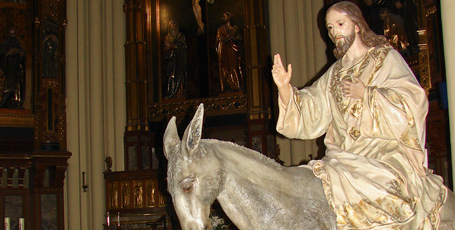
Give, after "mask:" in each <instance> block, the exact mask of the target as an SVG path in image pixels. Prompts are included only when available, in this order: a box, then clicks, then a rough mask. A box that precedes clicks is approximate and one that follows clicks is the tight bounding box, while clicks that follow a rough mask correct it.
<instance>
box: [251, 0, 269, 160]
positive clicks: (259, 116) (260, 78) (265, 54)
mask: <svg viewBox="0 0 455 230" xmlns="http://www.w3.org/2000/svg"><path fill="white" fill-rule="evenodd" d="M245 11H246V13H245V31H244V33H245V39H244V40H245V62H246V71H245V77H246V79H247V97H248V136H249V140H248V146H249V147H251V148H253V149H255V150H257V151H260V152H262V153H263V154H264V155H267V156H272V154H273V152H274V148H275V136H274V135H273V134H272V133H271V132H270V121H271V105H270V97H271V89H272V88H271V84H273V83H272V82H271V81H272V76H271V72H270V70H271V69H270V68H271V65H270V50H269V39H268V37H269V35H268V34H269V27H268V22H267V19H266V17H265V14H266V12H267V11H268V9H267V1H253V0H247V1H245Z"/></svg>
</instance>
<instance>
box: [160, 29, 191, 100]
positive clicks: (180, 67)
mask: <svg viewBox="0 0 455 230" xmlns="http://www.w3.org/2000/svg"><path fill="white" fill-rule="evenodd" d="M164 58H165V59H166V60H167V78H168V86H167V95H166V98H177V97H185V96H186V94H187V82H186V81H187V46H186V41H185V36H184V35H183V34H182V33H181V32H180V31H179V26H178V23H177V21H175V20H171V21H169V25H168V33H167V35H166V38H165V39H164Z"/></svg>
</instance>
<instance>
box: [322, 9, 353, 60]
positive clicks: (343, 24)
mask: <svg viewBox="0 0 455 230" xmlns="http://www.w3.org/2000/svg"><path fill="white" fill-rule="evenodd" d="M326 26H327V30H328V32H329V37H330V38H331V39H332V41H333V43H335V45H336V48H337V50H339V51H341V53H342V54H345V53H346V52H347V51H348V50H349V48H350V47H351V46H352V44H353V43H354V40H355V39H356V36H355V35H356V32H357V31H358V27H357V26H356V25H354V23H353V22H352V21H351V20H350V19H349V18H348V17H347V16H346V15H345V14H344V13H341V12H338V11H336V10H330V11H329V12H327V16H326Z"/></svg>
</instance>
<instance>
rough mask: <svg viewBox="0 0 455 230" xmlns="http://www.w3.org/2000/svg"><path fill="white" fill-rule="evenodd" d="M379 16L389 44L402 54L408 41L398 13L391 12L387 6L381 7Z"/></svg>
mask: <svg viewBox="0 0 455 230" xmlns="http://www.w3.org/2000/svg"><path fill="white" fill-rule="evenodd" d="M379 17H380V18H381V19H382V20H383V21H384V25H383V27H384V36H386V38H387V40H389V42H390V45H392V46H393V48H395V49H396V50H397V51H398V52H400V53H401V54H402V55H403V54H404V53H403V52H404V51H406V49H407V47H408V45H409V42H408V37H407V36H406V32H405V30H404V25H403V20H402V19H401V17H400V15H397V14H394V13H392V12H391V11H390V9H388V8H382V9H381V10H380V11H379ZM404 56H405V55H404Z"/></svg>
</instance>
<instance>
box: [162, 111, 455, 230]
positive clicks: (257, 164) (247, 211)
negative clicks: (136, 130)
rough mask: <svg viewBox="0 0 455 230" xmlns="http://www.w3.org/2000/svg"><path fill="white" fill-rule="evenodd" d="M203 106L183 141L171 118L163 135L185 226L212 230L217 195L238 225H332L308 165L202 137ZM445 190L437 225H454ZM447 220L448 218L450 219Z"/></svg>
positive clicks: (285, 227) (317, 181)
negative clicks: (285, 162)
mask: <svg viewBox="0 0 455 230" xmlns="http://www.w3.org/2000/svg"><path fill="white" fill-rule="evenodd" d="M203 116H204V107H203V105H202V104H201V105H199V108H198V110H197V112H196V114H195V115H194V118H193V120H192V121H191V123H190V124H189V125H188V127H187V128H186V130H185V133H184V136H183V139H182V141H181V140H180V137H179V135H178V132H177V127H176V123H175V117H173V118H172V119H171V120H170V121H169V124H168V127H167V128H166V132H165V134H164V152H165V156H166V158H167V159H168V172H167V181H168V190H169V192H170V194H171V196H172V201H173V204H174V208H175V210H176V213H177V216H178V218H179V221H180V224H181V227H182V228H183V229H184V230H201V229H204V230H206V229H210V230H211V229H212V226H211V222H210V218H209V215H210V206H211V205H212V203H213V202H214V201H215V199H217V200H218V202H219V203H220V205H221V207H222V208H223V211H224V212H225V213H226V214H227V216H228V217H229V218H230V220H231V221H232V222H233V223H234V224H235V225H236V226H237V227H238V228H239V229H245V230H246V229H251V230H257V229H273V230H276V229H283V230H290V229H310V230H317V229H336V223H335V218H336V217H335V214H334V213H333V211H332V209H331V208H330V207H329V205H328V203H327V201H326V198H325V195H324V193H323V190H322V185H321V181H320V179H318V178H316V177H315V176H314V175H313V172H312V170H311V168H309V167H284V166H281V165H279V164H277V163H276V162H275V161H273V160H272V159H270V158H267V157H265V156H264V155H262V154H261V153H258V152H256V151H253V150H251V149H248V148H245V147H242V146H239V145H236V144H234V143H231V142H226V141H219V140H212V139H201V135H202V121H203ZM454 202H455V200H454V195H453V193H452V192H449V196H448V199H447V202H446V205H445V206H444V208H443V216H442V219H443V222H442V223H441V229H454V226H455V225H454V224H453V223H452V222H444V221H447V220H450V219H451V218H452V219H453V216H454V208H455V205H454ZM450 221H452V220H450Z"/></svg>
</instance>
